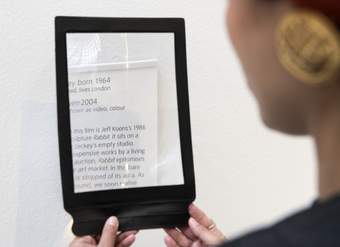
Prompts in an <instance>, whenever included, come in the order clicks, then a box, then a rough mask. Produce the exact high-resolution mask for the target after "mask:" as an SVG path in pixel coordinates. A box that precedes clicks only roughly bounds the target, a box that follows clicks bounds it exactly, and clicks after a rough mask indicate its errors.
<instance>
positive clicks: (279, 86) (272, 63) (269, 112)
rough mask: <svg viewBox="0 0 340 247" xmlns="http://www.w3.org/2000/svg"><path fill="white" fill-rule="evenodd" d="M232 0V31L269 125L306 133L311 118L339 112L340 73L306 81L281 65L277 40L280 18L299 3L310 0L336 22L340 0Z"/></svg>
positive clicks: (262, 112) (228, 17)
mask: <svg viewBox="0 0 340 247" xmlns="http://www.w3.org/2000/svg"><path fill="white" fill-rule="evenodd" d="M229 2H230V4H229V8H228V13H227V24H228V30H229V34H230V37H231V40H232V42H233V44H234V47H235V48H236V51H237V54H238V56H239V58H240V61H241V63H242V66H243V69H244V72H245V74H246V77H247V80H248V84H249V87H250V89H251V90H252V92H253V93H254V95H255V97H256V99H257V101H258V103H259V106H260V110H261V115H262V119H263V121H264V122H265V124H266V125H267V126H268V127H270V128H273V129H276V130H279V131H282V132H285V133H289V134H297V135H303V134H309V131H310V127H311V126H310V125H311V123H312V122H313V119H315V118H318V117H321V116H322V114H323V112H324V111H327V110H329V109H331V108H334V106H338V107H339V108H338V111H339V114H340V76H339V74H338V75H336V76H334V77H332V79H331V80H332V83H328V85H327V86H310V85H308V84H306V83H304V82H303V81H302V80H301V79H298V78H297V77H296V76H294V75H292V73H289V72H288V70H287V69H286V68H285V67H284V66H282V64H281V63H280V60H279V59H278V54H277V41H276V33H277V29H278V25H279V23H280V22H281V20H282V18H283V17H285V16H286V15H287V14H289V13H291V12H293V11H295V10H297V9H299V8H301V6H300V5H298V4H297V3H299V4H301V3H302V4H304V3H307V5H310V6H307V7H310V8H313V9H314V10H316V11H320V13H321V11H322V12H323V13H324V14H326V15H328V16H332V18H334V20H335V21H334V23H335V22H337V19H336V18H338V17H339V16H340V9H339V7H340V6H339V0H229ZM332 4H334V5H332ZM339 23H340V22H339ZM339 44H340V43H339ZM339 70H340V67H339ZM325 84H326V83H325Z"/></svg>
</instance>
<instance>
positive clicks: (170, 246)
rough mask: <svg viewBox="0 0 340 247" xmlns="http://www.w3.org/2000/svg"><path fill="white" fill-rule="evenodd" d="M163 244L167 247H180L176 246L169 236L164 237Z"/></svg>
mask: <svg viewBox="0 0 340 247" xmlns="http://www.w3.org/2000/svg"><path fill="white" fill-rule="evenodd" d="M164 243H165V245H166V246H167V247H180V246H179V245H177V243H176V241H175V240H173V239H172V238H171V237H170V236H168V235H167V236H165V238H164Z"/></svg>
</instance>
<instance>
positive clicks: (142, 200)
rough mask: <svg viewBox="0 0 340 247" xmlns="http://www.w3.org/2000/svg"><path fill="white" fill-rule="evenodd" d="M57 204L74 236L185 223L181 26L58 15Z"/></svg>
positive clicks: (187, 167)
mask: <svg viewBox="0 0 340 247" xmlns="http://www.w3.org/2000/svg"><path fill="white" fill-rule="evenodd" d="M55 41H56V74H57V105H58V133H59V152H60V167H61V177H62V187H63V199H64V208H65V209H66V211H67V212H69V213H70V214H71V215H72V217H73V220H74V223H73V227H72V230H73V232H74V233H75V234H76V235H87V234H98V233H100V232H101V230H102V226H103V224H104V222H105V220H106V219H107V218H108V217H109V216H111V215H115V216H117V217H118V219H119V222H120V230H129V229H143V228H159V227H175V226H182V225H186V224H187V220H188V217H189V216H188V210H187V208H188V205H189V204H190V203H191V202H192V201H193V200H194V198H195V182H194V170H193V155H192V144H191V134H190V117H189V115H190V114H189V99H188V82H187V65H186V44H185V27H184V20H183V19H180V18H89V17H56V18H55Z"/></svg>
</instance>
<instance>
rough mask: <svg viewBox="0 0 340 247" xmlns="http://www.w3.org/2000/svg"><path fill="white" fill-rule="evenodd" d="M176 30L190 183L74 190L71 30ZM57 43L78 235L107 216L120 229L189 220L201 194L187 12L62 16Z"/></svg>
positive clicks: (61, 129)
mask: <svg viewBox="0 0 340 247" xmlns="http://www.w3.org/2000/svg"><path fill="white" fill-rule="evenodd" d="M76 32H171V33H174V34H175V61H176V87H177V104H178V119H179V130H180V143H181V154H182V167H183V175H184V184H183V185H175V186H158V187H143V188H131V189H119V190H109V191H96V192H84V193H74V183H73V165H72V149H71V133H70V113H69V95H68V71H67V54H66V33H76ZM55 48H56V73H57V108H58V109H57V110H58V135H59V153H60V167H61V178H62V191H63V198H64V208H65V210H66V211H68V212H69V213H70V214H71V215H72V216H73V218H74V225H73V232H74V233H75V234H76V235H84V234H97V233H99V232H100V230H101V227H102V225H103V223H104V220H105V219H106V218H107V217H108V216H110V215H116V216H117V217H118V218H119V220H120V229H121V230H127V229H141V228H155V227H170V226H179V225H183V224H186V222H187V218H188V213H187V206H188V205H189V204H190V203H191V202H192V201H193V200H194V199H195V178H194V168H193V154H192V143H191V130H190V111H189V95H188V79H187V64H186V43H185V24H184V19H182V18H95V17H56V18H55Z"/></svg>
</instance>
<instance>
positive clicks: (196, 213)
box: [189, 204, 214, 228]
mask: <svg viewBox="0 0 340 247" xmlns="http://www.w3.org/2000/svg"><path fill="white" fill-rule="evenodd" d="M189 214H190V215H191V217H192V218H194V219H195V220H196V221H197V222H198V223H200V224H201V225H203V226H205V227H207V228H209V227H210V226H211V225H213V224H214V222H213V221H212V220H211V219H210V218H209V217H208V216H207V215H206V214H205V213H204V212H203V211H202V210H201V209H199V208H198V207H197V206H196V205H195V204H191V205H190V206H189Z"/></svg>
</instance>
